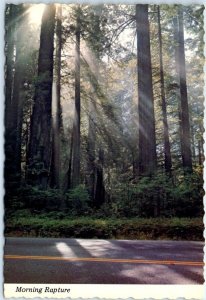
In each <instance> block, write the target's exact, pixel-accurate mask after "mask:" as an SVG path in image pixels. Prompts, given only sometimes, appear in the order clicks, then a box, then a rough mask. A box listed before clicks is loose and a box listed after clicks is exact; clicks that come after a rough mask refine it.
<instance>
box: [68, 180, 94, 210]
mask: <svg viewBox="0 0 206 300" xmlns="http://www.w3.org/2000/svg"><path fill="white" fill-rule="evenodd" d="M89 203H90V198H89V193H88V191H87V189H86V187H85V185H83V184H80V185H78V186H76V187H75V188H73V189H70V190H69V191H68V192H67V193H66V206H67V209H68V210H69V211H70V213H72V214H73V215H85V214H88V213H89V211H90V207H89Z"/></svg>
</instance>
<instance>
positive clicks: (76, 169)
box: [72, 8, 81, 187]
mask: <svg viewBox="0 0 206 300" xmlns="http://www.w3.org/2000/svg"><path fill="white" fill-rule="evenodd" d="M80 29H81V25H80V8H78V10H77V20H76V47H75V113H74V124H73V134H74V140H73V147H74V148H73V174H72V186H73V187H75V186H77V185H78V184H80V113H81V98H80Z"/></svg>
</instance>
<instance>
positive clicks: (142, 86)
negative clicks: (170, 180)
mask: <svg viewBox="0 0 206 300" xmlns="http://www.w3.org/2000/svg"><path fill="white" fill-rule="evenodd" d="M136 26H137V72H138V112H139V175H151V174H153V173H154V172H155V170H156V160H157V159H156V138H155V118H154V103H153V101H154V100H153V86H152V67H151V52H150V28H149V20H148V5H147V4H137V5H136Z"/></svg>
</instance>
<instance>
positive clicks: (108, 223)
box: [5, 211, 204, 240]
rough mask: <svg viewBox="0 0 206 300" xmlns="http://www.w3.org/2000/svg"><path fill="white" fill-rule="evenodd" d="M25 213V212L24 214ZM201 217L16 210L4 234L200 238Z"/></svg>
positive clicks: (73, 236)
mask: <svg viewBox="0 0 206 300" xmlns="http://www.w3.org/2000/svg"><path fill="white" fill-rule="evenodd" d="M24 214H25V215H24ZM203 228H204V227H203V220H202V218H193V219H189V218H181V219H180V218H156V219H151V218H150V219H142V218H132V219H116V218H107V219H97V218H91V217H81V218H71V217H66V216H65V217H64V218H61V219H60V218H59V219H57V218H53V217H48V215H45V214H42V215H36V216H34V215H31V214H29V212H28V211H24V212H23V211H22V213H19V212H16V213H15V214H14V215H13V216H12V217H10V218H8V219H7V221H6V227H5V234H6V236H34V237H67V238H109V239H172V240H203Z"/></svg>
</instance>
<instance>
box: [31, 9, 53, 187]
mask: <svg viewBox="0 0 206 300" xmlns="http://www.w3.org/2000/svg"><path fill="white" fill-rule="evenodd" d="M54 27H55V5H54V4H50V5H47V6H46V7H45V10H44V13H43V16H42V24H41V34H40V49H39V60H38V78H37V82H36V87H35V95H34V106H33V112H32V117H31V127H30V142H29V149H28V161H27V166H28V182H29V183H30V184H32V185H40V186H41V187H42V188H46V187H47V186H48V182H49V175H50V164H51V152H52V151H51V103H52V81H53V52H54Z"/></svg>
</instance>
